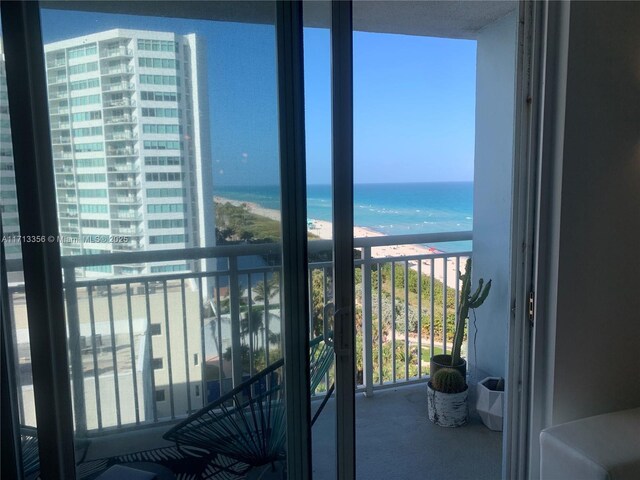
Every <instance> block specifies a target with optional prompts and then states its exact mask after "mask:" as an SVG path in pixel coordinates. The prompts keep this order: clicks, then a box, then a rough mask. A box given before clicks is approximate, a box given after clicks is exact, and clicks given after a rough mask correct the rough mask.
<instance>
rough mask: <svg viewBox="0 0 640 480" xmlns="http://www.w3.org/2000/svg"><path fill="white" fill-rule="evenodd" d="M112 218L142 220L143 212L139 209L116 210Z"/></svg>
mask: <svg viewBox="0 0 640 480" xmlns="http://www.w3.org/2000/svg"><path fill="white" fill-rule="evenodd" d="M111 219H112V220H116V221H117V220H126V221H130V220H140V219H142V214H141V213H140V212H138V211H137V210H131V211H126V212H123V211H116V212H113V213H111Z"/></svg>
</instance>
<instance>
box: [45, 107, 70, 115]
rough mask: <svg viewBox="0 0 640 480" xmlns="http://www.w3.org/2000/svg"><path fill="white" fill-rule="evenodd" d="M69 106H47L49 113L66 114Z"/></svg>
mask: <svg viewBox="0 0 640 480" xmlns="http://www.w3.org/2000/svg"><path fill="white" fill-rule="evenodd" d="M68 114H69V107H49V115H68Z"/></svg>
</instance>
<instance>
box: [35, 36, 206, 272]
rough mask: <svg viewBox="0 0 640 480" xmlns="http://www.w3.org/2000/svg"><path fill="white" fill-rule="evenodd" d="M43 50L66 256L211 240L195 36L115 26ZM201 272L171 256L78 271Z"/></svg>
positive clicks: (202, 66)
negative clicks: (158, 261)
mask: <svg viewBox="0 0 640 480" xmlns="http://www.w3.org/2000/svg"><path fill="white" fill-rule="evenodd" d="M45 54H46V68H47V83H48V94H49V114H50V123H51V141H52V147H53V162H54V169H55V179H56V192H57V201H58V216H59V217H58V220H59V226H60V234H61V236H62V244H61V253H62V255H63V256H64V255H86V254H100V253H111V252H122V251H124V252H127V251H140V250H166V249H173V248H180V249H183V248H189V247H202V246H212V245H214V244H215V218H214V212H213V193H212V174H211V152H210V150H211V149H210V133H209V121H208V118H209V111H208V110H209V105H208V98H207V73H206V58H205V52H204V50H203V46H202V45H201V43H200V41H199V39H198V38H197V37H196V35H194V34H189V35H177V34H174V33H169V32H151V31H142V30H123V29H114V30H109V31H105V32H101V33H96V34H92V35H87V36H83V37H77V38H73V39H69V40H64V41H60V42H55V43H51V44H48V45H45ZM203 263H204V261H203ZM201 268H202V269H206V268H207V265H205V264H203V265H200V266H198V265H194V264H193V263H192V262H189V261H176V262H164V263H162V264H122V265H113V266H111V265H109V266H97V267H87V270H86V274H87V275H101V274H102V275H130V274H143V275H144V274H150V273H158V272H175V271H183V270H199V269H201Z"/></svg>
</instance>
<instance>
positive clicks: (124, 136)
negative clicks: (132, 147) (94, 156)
mask: <svg viewBox="0 0 640 480" xmlns="http://www.w3.org/2000/svg"><path fill="white" fill-rule="evenodd" d="M104 138H105V140H106V141H108V142H115V141H136V140H137V139H138V134H137V133H134V132H132V131H126V132H115V133H111V134H107V135H105V137H104Z"/></svg>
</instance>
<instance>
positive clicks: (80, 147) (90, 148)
mask: <svg viewBox="0 0 640 480" xmlns="http://www.w3.org/2000/svg"><path fill="white" fill-rule="evenodd" d="M73 149H74V150H75V151H76V152H78V153H83V152H101V151H102V150H104V144H103V143H102V142H94V143H76V144H75V145H74V146H73Z"/></svg>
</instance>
